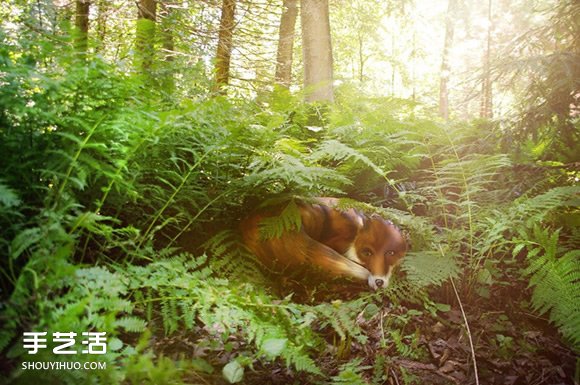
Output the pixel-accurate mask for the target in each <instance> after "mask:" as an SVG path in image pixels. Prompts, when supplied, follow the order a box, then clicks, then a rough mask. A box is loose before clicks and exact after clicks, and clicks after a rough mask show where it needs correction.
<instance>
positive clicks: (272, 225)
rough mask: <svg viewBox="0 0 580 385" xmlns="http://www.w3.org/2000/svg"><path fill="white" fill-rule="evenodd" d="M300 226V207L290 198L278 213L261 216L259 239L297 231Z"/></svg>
mask: <svg viewBox="0 0 580 385" xmlns="http://www.w3.org/2000/svg"><path fill="white" fill-rule="evenodd" d="M301 227H302V217H301V216H300V209H299V208H298V205H297V204H296V202H295V201H294V200H291V201H290V202H288V204H287V205H286V207H285V208H284V210H282V213H280V215H278V216H273V217H268V218H263V219H262V220H261V221H260V223H259V234H260V239H262V240H265V239H271V238H280V237H281V236H282V234H284V233H285V232H297V231H299V230H300V228H301Z"/></svg>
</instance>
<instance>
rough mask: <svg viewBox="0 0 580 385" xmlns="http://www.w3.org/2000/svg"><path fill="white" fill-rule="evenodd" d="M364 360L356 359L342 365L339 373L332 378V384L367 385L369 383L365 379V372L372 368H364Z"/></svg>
mask: <svg viewBox="0 0 580 385" xmlns="http://www.w3.org/2000/svg"><path fill="white" fill-rule="evenodd" d="M361 364H362V359H360V358H355V359H353V360H352V361H349V362H347V363H345V364H342V365H341V366H340V369H339V373H338V374H337V375H336V376H334V377H332V379H331V382H330V383H331V384H333V385H338V384H348V385H367V384H368V382H367V381H366V380H365V379H364V377H363V373H362V372H363V371H364V370H367V369H370V368H371V367H370V366H363V365H361Z"/></svg>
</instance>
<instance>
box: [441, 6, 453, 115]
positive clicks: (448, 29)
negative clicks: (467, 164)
mask: <svg viewBox="0 0 580 385" xmlns="http://www.w3.org/2000/svg"><path fill="white" fill-rule="evenodd" d="M456 3H457V0H449V1H448V3H447V15H446V17H445V43H444V45H443V57H442V59H441V74H440V79H441V80H440V83H439V116H441V117H442V118H443V119H445V120H449V90H448V87H447V85H448V82H449V75H450V72H451V68H450V66H449V51H450V50H451V46H452V45H453V33H454V25H453V17H454V14H455V6H456Z"/></svg>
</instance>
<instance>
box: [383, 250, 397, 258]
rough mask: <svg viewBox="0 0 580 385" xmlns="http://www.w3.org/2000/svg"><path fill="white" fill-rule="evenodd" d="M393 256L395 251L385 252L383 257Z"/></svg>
mask: <svg viewBox="0 0 580 385" xmlns="http://www.w3.org/2000/svg"><path fill="white" fill-rule="evenodd" d="M393 255H395V250H387V252H385V257H391V256H393Z"/></svg>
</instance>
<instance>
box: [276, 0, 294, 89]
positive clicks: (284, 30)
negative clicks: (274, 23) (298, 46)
mask: <svg viewBox="0 0 580 385" xmlns="http://www.w3.org/2000/svg"><path fill="white" fill-rule="evenodd" d="M297 15H298V0H284V10H283V11H282V17H281V19H280V32H279V39H278V54H277V57H276V83H278V84H279V85H281V86H283V87H289V86H290V83H291V81H292V53H293V51H294V32H295V30H296V17H297Z"/></svg>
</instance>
